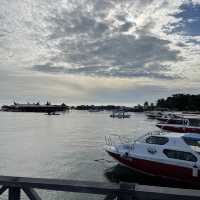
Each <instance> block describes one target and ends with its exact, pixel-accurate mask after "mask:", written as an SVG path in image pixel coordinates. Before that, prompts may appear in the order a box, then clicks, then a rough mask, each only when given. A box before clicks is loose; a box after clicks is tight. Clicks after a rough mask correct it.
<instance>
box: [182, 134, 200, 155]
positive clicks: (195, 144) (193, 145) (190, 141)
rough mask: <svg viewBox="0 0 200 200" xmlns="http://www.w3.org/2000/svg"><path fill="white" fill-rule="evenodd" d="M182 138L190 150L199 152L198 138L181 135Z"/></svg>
mask: <svg viewBox="0 0 200 200" xmlns="http://www.w3.org/2000/svg"><path fill="white" fill-rule="evenodd" d="M183 140H184V141H185V143H186V144H187V145H189V146H190V147H191V148H192V150H194V151H196V152H197V153H199V154H200V138H191V137H183Z"/></svg>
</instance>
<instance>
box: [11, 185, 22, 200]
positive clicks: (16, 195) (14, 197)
mask: <svg viewBox="0 0 200 200" xmlns="http://www.w3.org/2000/svg"><path fill="white" fill-rule="evenodd" d="M8 199H9V200H20V188H18V187H9V191H8Z"/></svg>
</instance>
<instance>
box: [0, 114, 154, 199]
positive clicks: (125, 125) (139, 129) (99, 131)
mask: <svg viewBox="0 0 200 200" xmlns="http://www.w3.org/2000/svg"><path fill="white" fill-rule="evenodd" d="M109 114H110V113H108V112H98V113H89V112H87V111H72V112H69V113H65V114H61V115H58V116H57V115H55V116H48V115H45V114H43V113H12V112H0V122H1V125H0V160H1V162H0V174H1V175H9V176H28V177H41V178H45V177H46V178H62V179H75V180H91V181H106V182H107V181H109V179H108V178H107V177H106V176H105V171H106V170H108V169H109V168H111V167H112V166H114V165H116V162H115V161H113V160H112V158H110V157H109V156H108V155H107V154H106V153H105V152H104V150H103V147H104V144H105V140H104V138H105V136H106V135H109V134H119V135H124V136H129V137H130V136H131V137H132V136H133V137H136V136H139V135H141V134H144V133H147V132H148V131H152V130H157V128H156V127H155V123H156V121H152V120H148V119H147V118H146V117H145V115H144V114H140V113H139V114H134V113H133V114H132V116H131V118H130V119H113V118H110V117H109ZM41 195H42V196H44V197H45V198H46V199H55V198H57V199H58V198H62V199H68V197H69V194H65V193H62V192H59V193H56V192H42V193H41ZM89 197H91V199H92V198H93V196H92V195H90V196H87V195H77V194H75V195H74V194H70V199H88V198H89ZM99 198H100V197H99ZM100 199H102V198H100Z"/></svg>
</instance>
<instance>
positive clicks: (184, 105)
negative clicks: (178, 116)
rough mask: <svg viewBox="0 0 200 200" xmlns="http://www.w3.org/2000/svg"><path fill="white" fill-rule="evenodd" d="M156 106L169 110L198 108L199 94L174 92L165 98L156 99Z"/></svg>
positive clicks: (199, 103) (199, 108) (199, 105)
mask: <svg viewBox="0 0 200 200" xmlns="http://www.w3.org/2000/svg"><path fill="white" fill-rule="evenodd" d="M156 107H159V108H167V109H170V110H178V111H182V110H191V111H196V110H200V95H190V94H174V95H172V96H170V97H167V98H166V99H164V98H162V99H158V101H157V104H156Z"/></svg>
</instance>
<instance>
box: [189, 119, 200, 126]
mask: <svg viewBox="0 0 200 200" xmlns="http://www.w3.org/2000/svg"><path fill="white" fill-rule="evenodd" d="M189 122H190V126H200V119H189Z"/></svg>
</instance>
